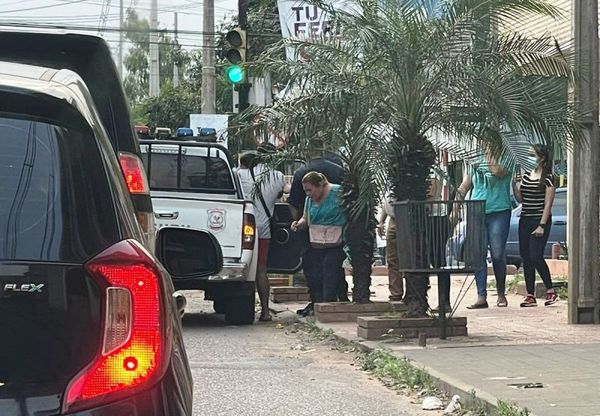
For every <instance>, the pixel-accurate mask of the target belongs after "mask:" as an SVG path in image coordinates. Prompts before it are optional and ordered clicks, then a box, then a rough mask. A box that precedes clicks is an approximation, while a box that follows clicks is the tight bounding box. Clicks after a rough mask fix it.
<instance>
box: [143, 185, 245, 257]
mask: <svg viewBox="0 0 600 416" xmlns="http://www.w3.org/2000/svg"><path fill="white" fill-rule="evenodd" d="M157 194H158V195H157ZM160 194H163V195H160ZM186 195H189V194H186ZM152 205H153V206H154V222H155V224H156V228H157V229H160V228H161V227H167V226H168V227H181V228H189V229H192V230H203V231H210V232H211V233H212V234H213V235H214V236H215V237H216V238H217V240H218V241H219V244H220V245H221V250H222V251H223V257H230V258H239V257H241V255H242V227H243V223H244V201H241V200H231V199H230V200H227V199H211V200H206V199H200V198H194V197H193V196H186V197H184V196H181V194H179V195H177V194H175V193H173V196H172V197H171V196H164V193H162V192H161V193H154V192H153V193H152Z"/></svg>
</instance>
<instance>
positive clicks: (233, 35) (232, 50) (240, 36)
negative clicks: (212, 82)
mask: <svg viewBox="0 0 600 416" xmlns="http://www.w3.org/2000/svg"><path fill="white" fill-rule="evenodd" d="M225 40H226V41H227V43H228V44H229V47H228V48H227V50H226V51H225V58H226V59H227V60H228V61H229V62H230V63H231V65H230V66H229V67H227V69H226V70H225V76H226V77H227V80H228V81H229V82H231V83H232V84H236V85H237V84H241V83H243V82H244V81H245V80H246V68H245V63H246V31H245V30H244V29H242V28H241V27H236V28H235V29H233V30H231V31H229V32H227V35H226V36H225Z"/></svg>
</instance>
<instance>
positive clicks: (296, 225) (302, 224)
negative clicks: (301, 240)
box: [290, 207, 308, 231]
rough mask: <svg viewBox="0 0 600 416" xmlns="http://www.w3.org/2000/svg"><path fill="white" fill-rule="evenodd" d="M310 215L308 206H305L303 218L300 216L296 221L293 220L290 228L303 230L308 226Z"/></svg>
mask: <svg viewBox="0 0 600 416" xmlns="http://www.w3.org/2000/svg"><path fill="white" fill-rule="evenodd" d="M307 218H308V216H307V214H306V207H305V208H304V214H303V215H302V218H300V219H299V220H298V221H294V222H292V225H291V226H290V228H291V229H292V231H298V230H303V229H305V228H306V227H308V219H307Z"/></svg>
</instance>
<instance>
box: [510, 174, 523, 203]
mask: <svg viewBox="0 0 600 416" xmlns="http://www.w3.org/2000/svg"><path fill="white" fill-rule="evenodd" d="M512 188H513V195H514V196H515V198H516V199H517V201H519V203H521V202H523V195H521V180H517V179H516V178H513V181H512Z"/></svg>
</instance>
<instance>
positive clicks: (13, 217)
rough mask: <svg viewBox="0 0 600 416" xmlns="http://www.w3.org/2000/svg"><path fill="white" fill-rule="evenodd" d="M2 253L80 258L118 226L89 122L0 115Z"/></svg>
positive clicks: (5, 257)
mask: <svg viewBox="0 0 600 416" xmlns="http://www.w3.org/2000/svg"><path fill="white" fill-rule="evenodd" d="M0 146H1V148H2V152H0V183H2V186H0V259H2V260H40V261H82V260H85V259H87V258H89V257H90V256H91V255H94V254H96V253H97V252H99V251H100V250H102V249H103V248H104V247H105V246H106V245H108V241H109V240H110V239H111V236H114V235H115V233H117V231H118V230H117V228H116V227H117V226H116V220H115V217H114V214H113V215H111V213H112V212H114V208H112V207H111V203H112V202H111V198H110V192H109V187H108V183H107V179H106V175H104V174H103V172H104V167H103V164H102V160H101V158H100V154H99V151H98V148H97V146H96V143H95V139H94V135H93V133H92V131H91V130H87V131H85V130H84V129H82V128H79V127H77V128H75V127H73V128H71V127H65V126H61V125H54V124H51V123H48V122H43V121H37V120H32V119H24V118H12V117H3V116H2V115H0Z"/></svg>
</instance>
